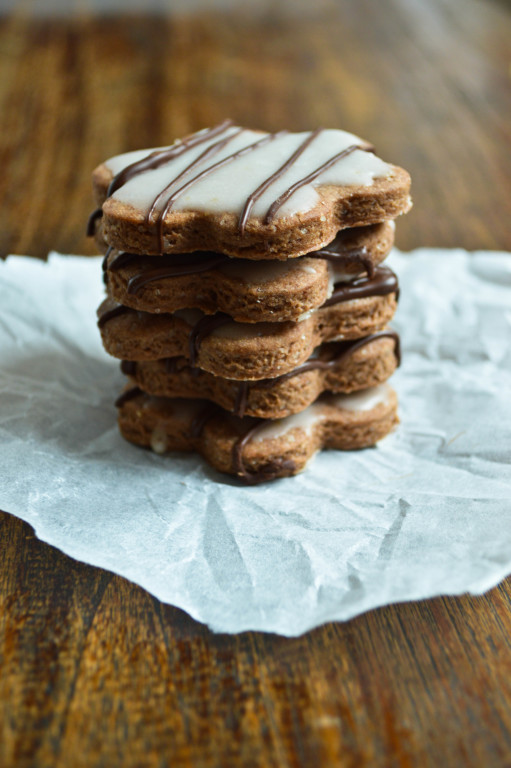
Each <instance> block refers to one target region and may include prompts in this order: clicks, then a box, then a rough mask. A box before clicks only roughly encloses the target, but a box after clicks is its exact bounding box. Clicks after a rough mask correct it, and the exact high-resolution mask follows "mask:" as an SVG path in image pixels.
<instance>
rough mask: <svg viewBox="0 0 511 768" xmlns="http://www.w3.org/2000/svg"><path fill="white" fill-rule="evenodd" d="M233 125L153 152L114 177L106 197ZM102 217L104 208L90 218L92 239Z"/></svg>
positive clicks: (213, 129) (220, 126)
mask: <svg viewBox="0 0 511 768" xmlns="http://www.w3.org/2000/svg"><path fill="white" fill-rule="evenodd" d="M231 125H232V120H224V121H223V123H220V124H219V125H217V126H215V127H214V128H210V129H209V130H207V131H201V132H200V133H198V134H192V135H191V136H189V137H188V138H186V139H183V141H181V142H180V143H178V144H174V145H172V147H169V148H168V149H159V150H156V151H155V152H151V153H150V154H149V155H147V156H146V157H143V158H142V160H137V161H136V162H135V163H131V164H130V165H128V166H126V168H123V169H122V171H119V173H117V174H116V175H115V176H114V177H113V179H112V181H111V182H110V184H109V185H108V189H107V193H106V197H107V198H109V197H111V196H112V195H113V194H114V192H116V191H117V190H118V189H120V188H121V187H122V186H124V184H126V183H127V182H128V181H130V179H133V178H134V177H135V176H138V175H139V174H140V173H144V171H154V170H156V169H157V168H160V167H161V166H162V165H166V164H167V163H169V162H170V161H171V160H174V158H176V157H179V156H180V155H182V154H183V152H187V151H188V150H189V149H192V148H193V147H196V146H198V145H199V144H203V143H204V142H205V141H209V139H212V138H214V137H215V136H217V135H218V134H220V133H223V132H224V131H225V130H226V129H227V128H229V126H231ZM101 216H103V210H102V208H96V210H95V211H93V212H92V213H91V215H90V216H89V220H88V222H87V236H88V237H92V235H94V233H95V228H96V221H97V219H100V218H101Z"/></svg>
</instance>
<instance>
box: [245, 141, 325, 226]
mask: <svg viewBox="0 0 511 768" xmlns="http://www.w3.org/2000/svg"><path fill="white" fill-rule="evenodd" d="M320 133H321V128H318V129H316V130H315V131H313V132H312V133H311V134H310V135H309V136H307V138H306V139H305V141H303V142H302V143H301V144H300V146H299V147H298V149H297V150H296V151H295V152H293V154H292V155H291V157H290V158H289V159H288V160H286V162H285V163H284V165H281V166H280V168H279V169H278V170H277V171H275V173H273V174H272V175H271V176H268V178H267V179H265V181H263V183H262V184H260V185H259V186H258V187H257V189H256V190H255V191H254V192H252V194H251V195H249V196H248V198H247V201H246V203H245V207H244V208H243V211H242V213H241V216H240V219H239V222H238V230H239V233H240V235H242V236H243V234H244V233H245V226H246V223H247V221H248V219H249V217H250V211H251V210H252V208H253V206H254V203H255V202H256V201H257V200H258V199H259V198H260V197H261V195H262V194H264V192H266V190H267V189H268V187H270V186H271V185H272V184H273V182H274V181H276V180H277V179H278V178H280V177H281V176H282V174H283V173H285V172H286V171H287V169H288V168H291V166H292V165H293V163H295V162H296V161H297V160H298V158H299V157H300V155H301V154H303V152H305V150H306V149H307V147H308V146H309V144H311V143H312V142H313V141H314V139H315V138H316V136H318V135H319V134H320Z"/></svg>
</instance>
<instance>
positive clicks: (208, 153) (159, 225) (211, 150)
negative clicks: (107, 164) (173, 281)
mask: <svg viewBox="0 0 511 768" xmlns="http://www.w3.org/2000/svg"><path fill="white" fill-rule="evenodd" d="M242 132H243V128H239V130H237V131H234V133H231V134H230V135H229V136H227V137H226V138H225V139H221V140H220V141H217V142H215V144H213V145H212V146H211V147H208V148H207V149H205V150H204V152H202V154H200V155H199V157H197V158H195V160H193V161H192V162H191V163H190V164H189V165H187V166H186V168H185V169H184V170H183V171H181V173H179V174H178V175H177V176H176V177H175V178H173V179H172V181H171V182H170V183H169V184H167V186H166V187H165V188H164V189H162V191H161V192H160V193H159V194H158V195H157V196H156V197H155V199H154V200H153V202H152V205H151V207H150V208H149V211H148V213H147V216H146V222H147V224H150V223H151V216H152V215H153V213H154V211H155V210H156V207H157V205H158V203H159V202H160V200H161V199H162V197H163V196H164V195H165V193H166V192H168V191H169V189H170V188H171V187H173V186H174V184H176V183H177V182H178V181H180V180H181V179H183V178H184V177H185V176H186V175H187V174H188V173H189V172H190V171H192V170H193V169H194V168H197V167H198V166H199V165H200V164H201V163H203V162H205V161H206V160H209V158H210V157H213V156H214V155H216V154H217V153H218V152H220V150H222V149H223V148H224V147H225V145H226V144H228V143H229V142H231V141H232V140H233V139H235V138H236V137H237V136H239V135H240V133H242ZM215 165H217V166H218V163H216V164H215ZM214 167H215V166H213V168H214ZM199 175H200V174H199ZM191 181H193V180H191ZM185 186H186V185H185ZM178 192H179V190H178V191H177V192H176V197H177V196H178ZM176 197H173V195H172V194H171V195H170V197H169V198H168V199H167V201H166V203H165V204H164V206H163V208H162V210H161V211H160V212H159V213H157V215H156V219H155V226H156V235H157V238H158V248H159V250H160V253H163V248H164V241H163V222H164V220H165V216H166V215H167V213H168V212H169V210H170V208H171V206H172V203H173V202H174V200H175V199H176Z"/></svg>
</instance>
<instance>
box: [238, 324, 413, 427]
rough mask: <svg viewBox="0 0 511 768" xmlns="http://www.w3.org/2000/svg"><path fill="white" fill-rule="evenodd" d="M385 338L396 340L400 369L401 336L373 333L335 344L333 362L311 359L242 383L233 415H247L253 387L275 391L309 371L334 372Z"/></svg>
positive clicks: (389, 331)
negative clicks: (335, 349)
mask: <svg viewBox="0 0 511 768" xmlns="http://www.w3.org/2000/svg"><path fill="white" fill-rule="evenodd" d="M384 338H389V339H393V340H394V354H395V356H396V361H397V365H398V367H399V366H400V365H401V344H400V340H399V335H398V334H397V333H396V331H392V330H387V331H377V332H376V333H371V334H370V335H369V336H365V337H364V338H363V339H355V340H353V341H339V342H334V343H335V344H336V346H337V349H338V352H337V354H336V355H335V356H334V357H333V358H332V359H331V360H320V359H317V358H309V359H308V360H306V362H305V363H302V365H299V366H297V367H296V368H293V370H292V371H288V372H287V373H283V374H282V375H281V376H277V377H275V378H274V379H261V380H259V381H255V382H251V381H240V383H239V386H238V392H237V395H236V400H235V403H234V408H233V413H235V414H236V416H240V417H243V416H244V415H245V411H246V408H247V403H248V396H249V393H250V387H251V386H252V387H260V388H262V389H273V387H276V386H277V385H278V384H281V383H282V382H283V381H287V379H291V378H293V377H294V376H299V375H300V374H301V373H306V372H307V371H314V370H319V371H329V370H334V369H335V368H337V367H338V366H339V365H340V364H341V363H344V362H345V361H346V360H347V359H348V358H349V357H351V355H353V353H354V352H356V351H357V350H358V349H360V348H361V347H365V346H366V344H370V343H371V342H372V341H376V340H377V339H384Z"/></svg>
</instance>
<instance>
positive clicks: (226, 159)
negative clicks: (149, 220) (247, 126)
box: [159, 131, 284, 250]
mask: <svg viewBox="0 0 511 768" xmlns="http://www.w3.org/2000/svg"><path fill="white" fill-rule="evenodd" d="M283 133H284V131H282V132H280V133H269V134H267V135H266V136H264V138H262V139H259V141H256V142H255V143H254V144H249V145H248V146H247V147H243V149H239V150H238V151H237V152H233V153H232V155H227V157H224V158H223V159H222V160H219V161H218V163H214V164H213V165H210V166H209V167H208V168H205V169H204V170H203V171H201V172H200V173H198V174H197V175H196V176H194V177H193V178H192V179H190V180H189V181H187V182H186V183H185V184H183V186H182V187H179V189H176V191H175V192H173V193H172V194H171V195H170V197H169V198H168V199H167V202H166V204H165V207H164V208H163V211H162V212H161V214H160V217H159V220H160V221H161V222H163V221H164V220H165V216H166V215H167V213H168V212H169V211H170V210H171V208H172V205H173V204H174V203H175V201H176V200H177V198H178V197H180V195H182V194H183V192H186V190H188V189H190V187H192V186H193V185H194V184H196V183H197V182H198V181H200V180H201V179H203V178H205V177H206V176H209V175H210V174H211V173H214V172H215V171H216V170H218V169H219V168H223V166H224V165H228V164H229V163H232V162H233V161H234V160H237V159H238V158H240V157H244V156H245V155H247V154H249V153H250V152H254V151H255V150H256V149H260V148H261V147H264V146H265V145H266V144H269V142H270V141H274V140H275V139H276V138H278V137H279V136H282V135H283ZM160 242H161V241H160ZM161 245H163V244H162V243H161ZM162 250H163V248H162Z"/></svg>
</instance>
